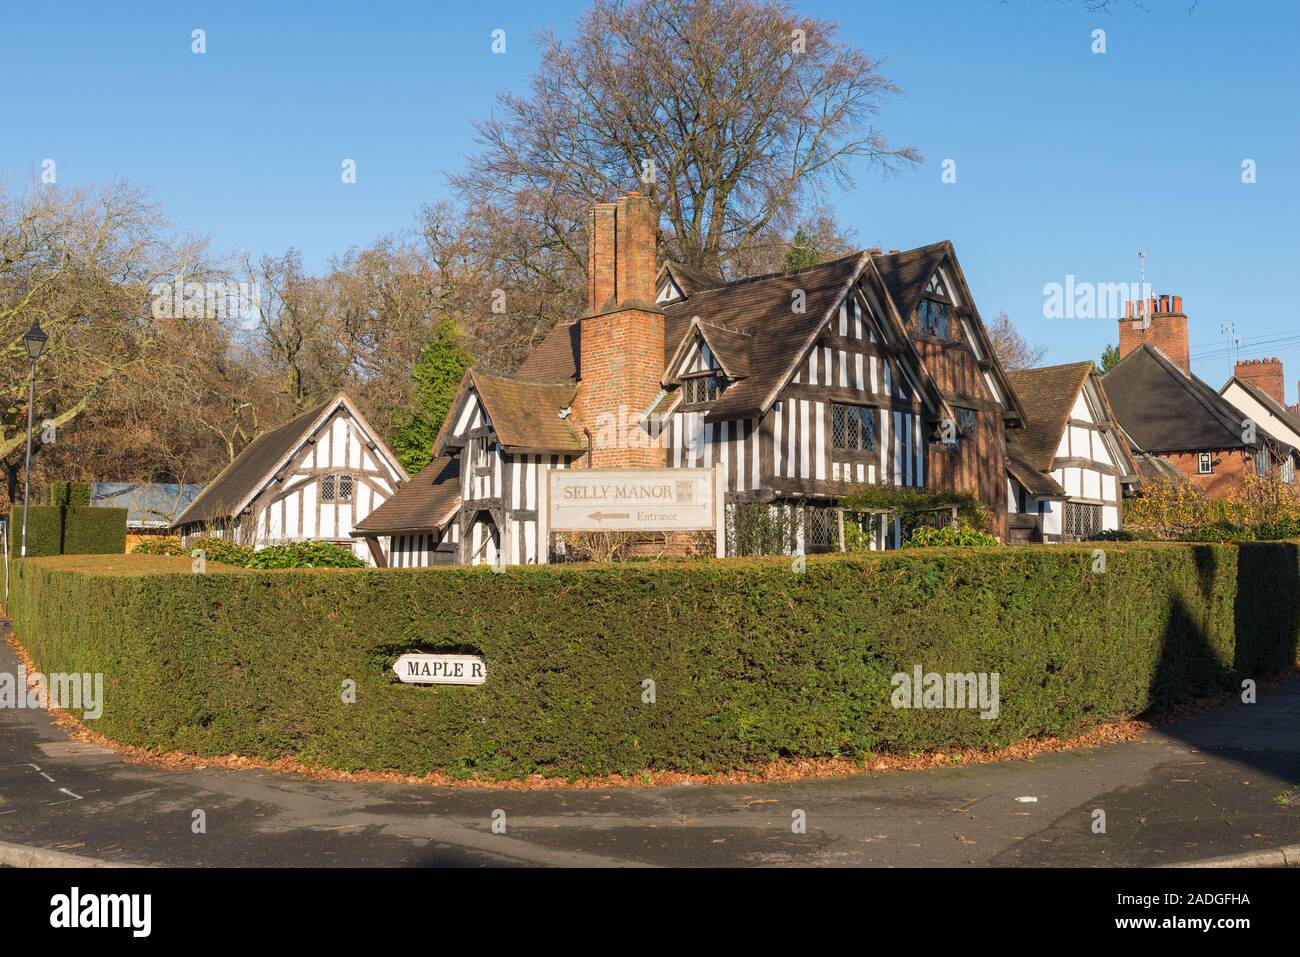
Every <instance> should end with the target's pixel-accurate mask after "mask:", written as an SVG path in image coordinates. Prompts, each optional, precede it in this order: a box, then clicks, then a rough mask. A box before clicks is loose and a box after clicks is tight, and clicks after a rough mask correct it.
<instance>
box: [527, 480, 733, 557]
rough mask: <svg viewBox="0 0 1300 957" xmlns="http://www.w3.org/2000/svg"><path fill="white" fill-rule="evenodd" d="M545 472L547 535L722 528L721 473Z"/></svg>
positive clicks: (712, 529)
mask: <svg viewBox="0 0 1300 957" xmlns="http://www.w3.org/2000/svg"><path fill="white" fill-rule="evenodd" d="M548 474H549V476H550V481H549V482H548V490H547V491H548V495H547V499H548V502H547V510H546V511H547V529H548V531H558V532H692V531H718V530H719V529H722V528H723V522H724V517H725V511H724V509H723V496H724V488H725V486H724V482H725V478H724V475H723V472H722V470H721V469H561V470H556V471H552V472H550V473H548ZM725 546H726V542H725V539H724V541H723V548H724V549H725Z"/></svg>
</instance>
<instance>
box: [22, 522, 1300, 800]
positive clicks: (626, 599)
mask: <svg viewBox="0 0 1300 957" xmlns="http://www.w3.org/2000/svg"><path fill="white" fill-rule="evenodd" d="M1105 553H1106V569H1105V572H1104V573H1103V574H1097V573H1094V571H1093V567H1094V552H1093V547H1092V546H1083V547H1076V546H1043V547H1033V548H999V549H968V550H958V549H915V550H908V551H906V552H891V553H885V554H870V555H850V556H840V555H835V556H812V557H809V558H807V559H806V566H805V567H806V570H805V571H804V572H803V573H801V574H796V573H794V572H793V570H792V564H791V561H790V560H789V559H734V560H727V561H698V562H674V563H665V564H658V565H654V564H641V565H621V566H575V565H565V566H543V567H527V568H511V569H509V570H507V571H506V572H505V573H504V574H493V573H492V572H491V571H490V570H488V569H486V568H455V567H448V568H435V569H413V570H374V569H366V570H315V571H250V570H240V571H238V572H235V573H229V574H227V573H220V572H214V571H213V569H212V568H211V567H210V568H209V572H208V574H206V575H192V574H187V573H185V572H186V571H188V560H187V559H184V558H180V559H168V558H158V557H154V558H140V559H136V558H135V556H124V557H121V558H114V559H103V558H79V559H76V558H51V559H39V560H36V561H30V562H23V563H19V564H18V566H17V569H16V572H17V574H16V580H15V582H14V587H13V591H12V599H11V609H10V610H11V612H12V616H13V619H14V625H15V629H16V632H17V635H18V637H19V638H20V639H21V640H22V641H23V643H24V644H25V645H26V647H27V648H28V649H29V650H30V652H31V654H32V656H33V658H34V659H35V661H36V663H37V664H38V666H39V667H41V668H42V669H44V670H47V671H91V672H103V673H104V674H105V679H106V685H107V687H106V699H107V700H106V705H105V711H104V715H103V717H102V718H101V719H100V720H99V721H97V722H96V723H95V727H96V730H98V731H101V732H102V733H104V734H106V735H108V736H110V737H113V738H116V739H118V740H120V741H124V742H127V743H129V744H134V745H141V746H145V747H153V748H162V749H171V748H180V749H183V750H186V751H191V752H195V753H198V754H202V755H218V754H229V753H232V752H234V753H239V754H245V755H250V756H257V757H262V758H274V757H278V756H281V755H290V756H294V757H297V758H299V759H301V760H303V761H306V762H308V763H311V764H316V765H319V766H326V767H334V768H343V769H358V768H370V769H375V770H385V769H393V770H397V771H403V772H409V773H424V772H428V771H433V770H446V771H449V772H451V773H454V774H464V775H475V774H478V775H484V776H515V775H522V774H527V773H530V772H541V773H544V774H566V775H573V774H591V773H608V772H622V773H634V772H636V771H638V770H642V769H645V768H657V769H678V770H685V771H709V770H724V769H729V768H734V767H738V766H744V765H747V764H751V763H753V762H755V761H761V760H764V759H770V758H775V757H779V756H787V755H793V756H800V757H805V756H808V757H811V756H824V755H847V756H854V757H856V756H862V755H864V754H866V753H868V752H873V751H885V750H892V751H903V752H908V751H916V750H921V749H932V748H944V747H951V746H976V747H998V746H1004V745H1008V744H1011V743H1013V742H1015V741H1018V740H1021V739H1023V738H1025V737H1027V736H1034V735H1070V734H1075V733H1078V732H1081V731H1083V730H1085V729H1087V728H1088V727H1090V726H1092V725H1095V724H1096V723H1098V722H1100V721H1103V720H1107V719H1114V718H1119V717H1123V716H1128V715H1132V714H1135V713H1139V712H1141V711H1143V710H1146V709H1148V708H1151V707H1153V706H1157V707H1158V706H1165V705H1170V704H1173V703H1175V702H1178V701H1181V700H1184V699H1186V698H1188V697H1191V696H1195V695H1201V694H1206V693H1213V692H1216V691H1221V690H1224V689H1227V688H1232V687H1239V686H1240V681H1241V679H1242V678H1243V677H1254V676H1258V675H1260V674H1262V673H1264V672H1267V671H1271V670H1275V669H1280V668H1283V667H1286V666H1289V665H1290V664H1292V663H1294V662H1295V660H1296V645H1297V636H1298V635H1300V601H1298V599H1297V581H1300V557H1298V549H1297V546H1296V545H1295V544H1293V543H1268V544H1263V543H1260V544H1246V545H1241V546H1227V545H1178V544H1146V543H1132V544H1127V543H1124V544H1113V545H1108V546H1107V547H1106V549H1105ZM133 563H135V564H133ZM140 563H145V564H140ZM171 567H174V568H175V569H176V570H177V571H178V572H180V573H178V574H171V573H159V572H160V571H161V570H163V569H166V568H171ZM795 567H798V566H795ZM133 570H137V571H138V572H139V574H130V572H132V571H133ZM415 650H426V651H459V652H476V653H481V654H484V655H485V656H486V658H487V662H488V680H487V683H486V684H485V685H482V686H478V687H457V686H435V687H420V686H410V685H402V684H399V683H397V682H396V681H395V679H394V677H393V675H392V673H391V663H392V661H393V659H394V658H395V656H397V655H398V654H401V653H403V652H407V651H415ZM917 664H919V665H921V666H923V668H924V670H926V671H935V672H998V673H999V674H1000V715H999V717H998V718H997V719H996V720H981V719H980V718H979V717H978V715H977V713H976V711H974V710H920V709H917V710H912V709H896V708H894V707H893V706H892V704H891V691H892V688H891V676H892V675H893V674H894V673H896V672H911V670H912V669H913V667H914V666H915V665H917ZM647 679H649V680H652V681H654V682H655V699H656V700H655V703H653V704H647V703H643V700H642V696H643V690H644V686H643V682H644V681H646V680H647ZM349 680H350V681H355V683H356V703H355V704H346V703H344V701H343V690H344V687H345V683H346V682H348V681H349Z"/></svg>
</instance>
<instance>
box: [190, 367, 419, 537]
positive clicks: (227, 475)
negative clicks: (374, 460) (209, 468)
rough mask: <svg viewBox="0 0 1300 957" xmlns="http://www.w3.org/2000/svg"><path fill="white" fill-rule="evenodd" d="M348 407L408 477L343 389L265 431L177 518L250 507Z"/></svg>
mask: <svg viewBox="0 0 1300 957" xmlns="http://www.w3.org/2000/svg"><path fill="white" fill-rule="evenodd" d="M339 405H343V406H344V407H346V408H347V410H348V413H349V414H350V415H351V416H352V418H353V419H354V420H356V421H357V423H358V424H359V425H360V426H361V428H362V429H363V430H364V432H365V433H366V434H367V435H369V436H370V437H371V439H372V440H373V441H374V442H375V443H376V444H377V445H378V447H379V449H380V450H381V453H380V454H381V455H382V456H383V457H384V458H385V459H386V460H387V461H388V462H389V463H390V464H391V465H392V466H393V468H394V469H395V470H396V471H397V475H398V477H399V479H400V478H404V477H405V473H403V472H402V471H401V466H400V465H399V464H398V463H397V459H396V457H395V456H394V455H393V453H392V452H391V451H390V450H389V449H388V448H387V446H384V445H383V444H382V442H381V441H380V439H379V438H378V436H377V435H376V434H375V432H374V430H373V429H372V428H371V427H370V423H368V422H367V421H366V419H365V417H364V416H363V415H362V414H361V412H360V411H359V410H358V409H357V407H356V406H355V405H353V404H352V400H351V399H349V398H348V397H347V395H346V394H345V393H342V392H340V393H339V394H338V395H336V396H334V398H332V399H330V400H329V401H328V402H322V403H321V404H320V405H317V406H314V407H313V408H310V409H308V410H307V411H305V412H302V413H300V414H299V415H297V416H295V417H294V418H292V419H290V420H289V421H288V422H286V423H285V424H284V425H282V426H280V427H279V428H276V429H272V430H271V431H270V432H264V433H262V434H261V435H259V436H258V437H257V438H255V439H253V441H252V442H250V443H248V445H247V446H246V447H245V448H244V451H242V452H240V453H239V455H237V456H235V460H234V461H233V462H231V463H230V464H229V465H227V466H226V467H225V468H224V469H222V470H221V472H220V473H219V474H218V475H217V477H216V478H214V479H213V480H212V481H211V482H209V483H208V485H207V487H206V488H205V489H204V490H203V491H202V493H200V494H199V495H198V497H196V498H195V499H194V501H193V502H191V503H190V506H189V508H187V509H185V511H184V512H183V513H182V514H181V516H180V517H179V518H178V519H176V522H175V524H176V525H178V526H179V525H189V524H191V523H194V522H207V521H211V520H214V519H218V518H227V517H230V516H233V515H238V514H239V513H240V512H241V511H243V510H244V509H245V508H247V507H248V503H249V502H250V501H251V500H252V498H253V496H255V495H256V494H257V493H258V491H259V490H260V489H261V488H262V487H263V486H264V485H265V484H266V483H267V482H268V481H270V480H271V478H272V477H274V475H275V473H276V472H278V471H279V470H280V469H281V468H283V467H284V466H285V465H286V464H287V463H288V460H289V458H290V457H291V456H292V455H293V454H294V452H295V451H296V450H297V449H298V448H299V447H300V446H301V445H302V443H303V442H304V441H306V440H307V438H308V437H309V436H311V435H312V434H313V433H314V432H315V431H316V430H317V429H318V428H319V427H320V426H321V425H323V424H324V423H325V420H326V419H328V418H329V417H330V416H331V415H332V414H333V413H334V410H335V409H336V408H337V407H338V406H339Z"/></svg>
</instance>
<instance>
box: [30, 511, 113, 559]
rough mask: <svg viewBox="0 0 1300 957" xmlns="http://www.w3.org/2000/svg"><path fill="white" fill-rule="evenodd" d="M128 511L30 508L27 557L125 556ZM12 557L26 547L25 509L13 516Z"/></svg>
mask: <svg viewBox="0 0 1300 957" xmlns="http://www.w3.org/2000/svg"><path fill="white" fill-rule="evenodd" d="M126 515H127V510H126V509H124V508H91V507H90V506H88V505H86V506H83V505H30V506H28V508H27V556H28V557H29V558H31V557H39V556H42V555H121V554H122V553H123V552H125V551H126ZM10 520H11V524H10V528H9V553H10V554H11V555H17V554H18V553H19V551H20V549H21V547H22V535H23V531H22V526H23V508H22V506H21V505H19V506H17V507H16V508H15V509H14V510H13V512H12V513H11V514H10Z"/></svg>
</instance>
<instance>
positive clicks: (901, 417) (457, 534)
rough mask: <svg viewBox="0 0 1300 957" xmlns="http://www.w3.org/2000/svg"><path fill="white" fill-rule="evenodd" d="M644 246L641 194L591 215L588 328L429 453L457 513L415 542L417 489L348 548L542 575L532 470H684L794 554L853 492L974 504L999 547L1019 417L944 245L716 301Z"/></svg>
mask: <svg viewBox="0 0 1300 957" xmlns="http://www.w3.org/2000/svg"><path fill="white" fill-rule="evenodd" d="M657 226H658V215H657V212H656V210H655V207H654V205H653V204H652V202H651V201H650V200H649V199H648V198H647V197H644V196H641V195H639V194H637V193H629V194H628V195H626V196H623V197H621V198H619V199H618V200H617V201H616V202H612V203H601V204H598V205H596V206H595V207H593V208H592V210H591V212H590V216H589V220H588V237H587V238H588V288H587V308H586V311H585V312H584V313H583V315H582V316H580V317H575V318H574V319H572V320H570V321H567V322H561V323H560V324H559V325H557V326H556V327H555V328H553V329H552V330H551V331H550V332H549V333H548V334H547V336H546V337H545V338H544V339H543V340H542V341H541V342H539V343H538V345H537V346H536V347H535V348H534V349H533V351H532V353H531V354H530V355H529V356H528V357H527V359H526V360H525V361H524V362H523V364H522V365H521V366H520V367H519V368H518V369H517V370H515V372H514V373H513V374H512V375H510V376H499V375H491V374H487V373H485V372H483V371H480V370H471V371H470V372H469V373H467V374H466V376H465V378H464V380H463V381H462V383H461V386H460V389H459V391H458V393H457V396H456V398H455V399H454V401H453V403H452V405H451V408H450V411H449V413H448V416H447V418H446V420H445V422H444V424H443V427H442V430H441V432H440V434H439V436H438V439H437V443H436V448H435V449H434V454H435V456H436V457H438V458H439V460H440V461H443V462H444V466H443V472H444V474H445V478H444V479H443V481H444V482H450V483H453V484H454V486H455V487H456V490H457V491H456V494H455V495H452V494H450V492H446V493H443V494H441V495H440V496H438V498H437V503H436V504H437V511H438V512H439V514H438V515H437V516H435V515H434V514H433V511H434V510H433V509H426V510H425V512H424V513H423V515H422V517H421V518H420V519H419V521H418V522H415V524H413V518H412V516H417V517H418V516H420V514H421V513H420V507H419V506H418V503H415V501H414V498H415V496H418V495H423V496H425V497H429V498H432V497H433V495H434V493H433V487H432V485H430V484H429V483H428V482H426V481H424V480H423V478H421V477H417V480H416V481H413V482H411V483H409V485H408V486H406V487H404V488H403V489H402V490H400V491H399V492H398V493H397V494H396V495H394V496H393V498H392V499H391V500H390V501H389V502H388V503H386V504H385V505H384V506H383V507H382V508H380V509H378V510H376V512H375V513H374V514H373V515H372V516H370V518H369V519H368V520H367V521H365V522H363V523H361V524H359V525H358V526H357V528H356V529H355V530H354V532H353V534H354V535H356V536H359V537H369V536H379V535H385V534H391V535H396V536H398V538H397V539H395V540H394V550H395V551H399V550H400V548H401V546H402V543H403V538H402V537H403V536H417V535H418V536H421V538H420V542H421V547H420V548H419V549H416V551H415V553H414V557H413V560H412V563H413V564H416V565H421V564H432V563H435V562H437V561H440V560H443V559H442V558H440V556H448V555H450V556H453V557H454V560H455V561H456V562H459V563H466V564H473V563H497V562H505V563H509V564H528V563H542V562H546V561H548V560H549V559H550V547H549V538H548V534H547V531H548V530H547V528H546V525H545V522H546V515H545V509H544V508H542V507H539V503H540V502H541V501H542V493H543V491H544V483H545V482H546V481H547V473H548V472H549V471H552V470H556V469H575V468H591V469H614V468H701V467H716V468H718V469H720V470H721V471H722V472H723V474H724V482H725V496H726V500H727V502H728V503H729V504H731V505H735V504H740V503H753V502H757V503H769V504H771V505H775V506H782V507H783V508H788V509H790V510H793V511H794V512H795V513H797V514H798V516H799V523H798V524H799V532H798V535H799V540H798V546H797V547H799V548H802V549H805V550H808V551H816V550H819V549H823V548H827V547H829V545H830V541H831V535H832V523H833V518H832V515H833V513H832V509H831V507H832V506H834V505H835V504H836V503H837V502H838V501H840V499H841V498H842V497H843V496H845V495H846V494H849V493H851V492H853V491H854V490H856V489H858V488H860V487H861V486H862V485H864V484H876V485H880V484H888V485H894V486H903V487H913V488H931V489H939V490H970V491H973V492H975V493H976V494H977V495H978V496H979V498H980V499H981V500H982V502H983V503H984V504H985V506H986V507H987V508H988V510H989V512H990V513H991V514H992V516H993V524H994V529H995V531H996V533H997V534H998V535H999V536H1004V535H1005V534H1006V522H1007V477H1008V462H1007V440H1006V433H1007V430H1008V429H1013V430H1014V429H1019V428H1022V427H1023V425H1024V422H1025V413H1024V410H1023V409H1022V408H1021V405H1020V402H1019V399H1018V398H1017V396H1016V392H1015V389H1014V387H1013V385H1012V383H1011V381H1010V380H1009V379H1008V377H1007V375H1006V373H1005V372H1004V370H1003V369H1002V367H1001V365H1000V364H999V362H998V360H997V358H996V357H995V356H994V354H993V348H992V344H991V343H990V341H989V338H988V335H987V333H986V331H985V329H984V324H983V322H982V321H981V319H980V316H979V312H978V310H977V308H976V306H975V303H974V301H973V299H972V296H971V293H970V290H969V288H968V286H967V284H966V279H965V276H964V275H963V272H962V269H961V265H960V263H959V262H958V260H957V256H956V252H955V250H954V249H953V246H952V244H951V243H949V242H946V241H944V242H938V243H934V244H931V245H929V246H923V247H920V248H918V249H912V250H907V251H899V250H892V251H890V252H882V251H880V250H867V251H863V252H858V253H854V254H852V255H849V256H845V257H842V258H840V259H836V260H833V261H831V262H827V263H822V264H819V265H816V266H812V267H810V268H807V269H801V270H797V271H793V272H784V273H776V274H772V275H767V276H758V277H753V278H748V279H741V280H737V281H734V282H725V281H723V280H722V279H721V278H719V277H716V276H711V275H708V274H706V273H704V272H701V271H700V270H698V269H693V268H690V267H686V266H682V265H679V264H676V263H666V264H664V265H663V266H662V267H659V268H656V262H655V249H656V235H657ZM451 461H455V462H457V463H458V466H457V468H455V469H454V470H453V469H450V468H447V467H446V463H448V462H451ZM407 503H411V504H412V507H409V508H408V507H407ZM452 503H454V504H455V507H454V508H452V507H451V505H452ZM390 516H391V521H390ZM399 525H400V526H401V527H400V528H399V527H398V526H399ZM415 525H418V526H419V527H415ZM898 534H899V529H898V527H897V526H895V527H894V528H890V529H881V530H879V533H878V535H877V537H876V541H875V542H874V545H875V547H878V548H889V547H895V546H896V545H898V544H899V542H898Z"/></svg>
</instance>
